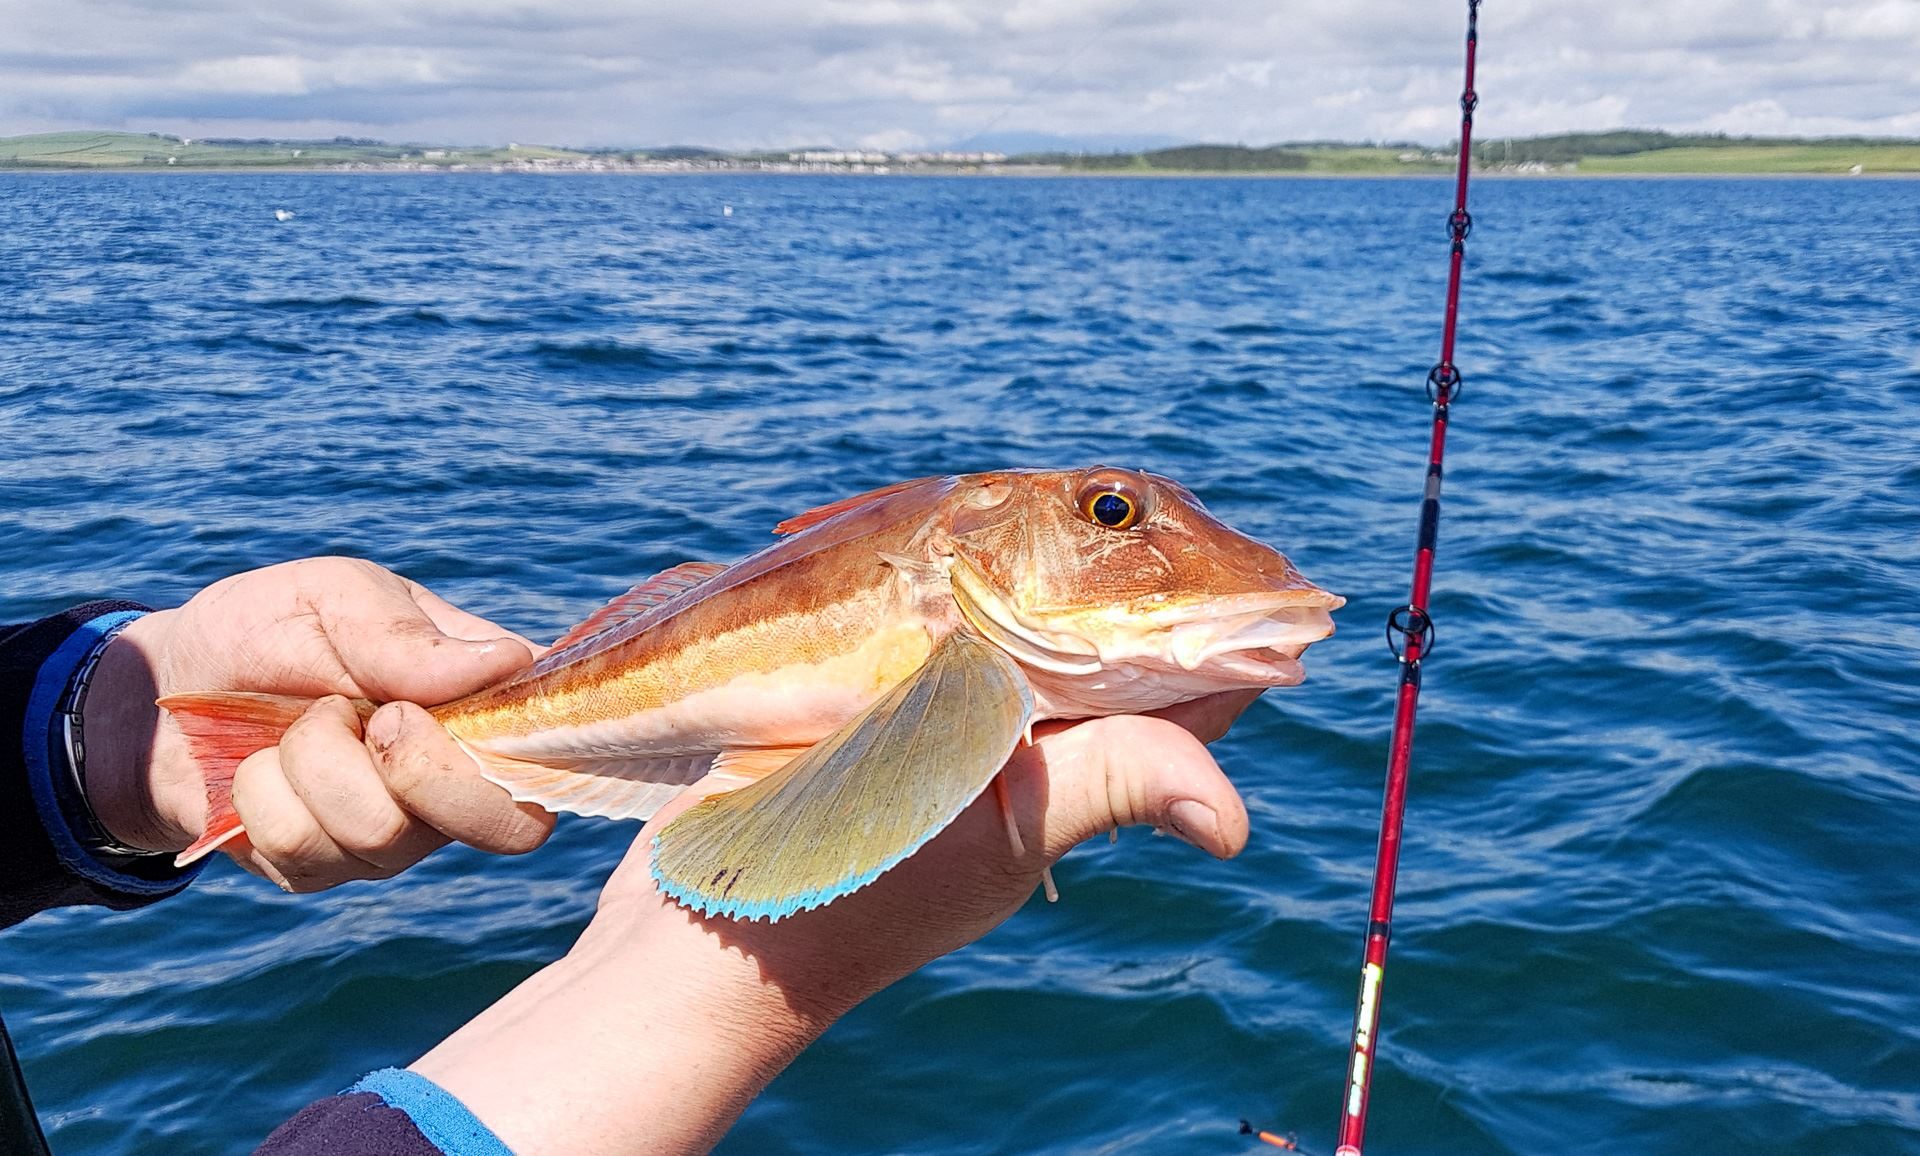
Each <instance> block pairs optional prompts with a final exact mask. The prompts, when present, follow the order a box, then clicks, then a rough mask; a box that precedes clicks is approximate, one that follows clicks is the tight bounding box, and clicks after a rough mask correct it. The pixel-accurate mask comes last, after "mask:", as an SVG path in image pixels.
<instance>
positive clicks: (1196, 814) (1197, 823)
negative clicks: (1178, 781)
mask: <svg viewBox="0 0 1920 1156" xmlns="http://www.w3.org/2000/svg"><path fill="white" fill-rule="evenodd" d="M1167 828H1168V830H1171V831H1172V832H1173V833H1174V834H1175V835H1177V836H1179V838H1180V839H1181V840H1182V841H1184V842H1187V843H1191V844H1192V845H1194V846H1195V847H1198V848H1200V849H1201V850H1202V851H1205V852H1206V853H1207V854H1209V855H1212V854H1214V850H1213V849H1214V848H1215V847H1218V846H1219V845H1220V818H1219V816H1217V815H1215V814H1214V813H1213V809H1212V808H1211V807H1208V806H1206V805H1205V804H1203V803H1197V802H1195V801H1194V800H1192V799H1175V800H1174V801H1173V802H1172V803H1171V804H1169V805H1168V806H1167Z"/></svg>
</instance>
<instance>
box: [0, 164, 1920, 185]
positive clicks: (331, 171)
mask: <svg viewBox="0 0 1920 1156" xmlns="http://www.w3.org/2000/svg"><path fill="white" fill-rule="evenodd" d="M14 175H23V176H26V175H40V176H154V177H161V178H170V177H185V176H226V177H232V176H316V175H318V176H335V177H419V178H422V179H439V178H447V179H461V178H467V177H526V178H541V177H563V178H564V177H662V178H666V179H670V180H677V179H683V178H700V177H751V178H756V179H759V178H765V179H778V178H782V177H790V178H797V179H804V180H815V179H821V178H827V179H842V180H844V179H852V178H862V179H867V180H879V181H889V180H928V179H937V180H1075V181H1081V180H1123V181H1192V180H1207V181H1219V180H1233V181H1448V180H1452V179H1453V176H1452V174H1449V173H1439V172H1412V173H1394V172H1206V171H1200V170H1193V171H1180V170H1171V169H1163V170H1158V171H1153V172H1132V171H1125V170H1121V171H1109V172H1100V171H1088V170H1084V169H1044V168H1041V167H1038V166H1033V167H1026V166H1008V167H1006V168H1001V169H995V170H992V171H984V172H965V171H961V170H956V169H923V170H915V171H911V172H889V173H871V172H867V173H853V172H846V173H837V172H774V171H767V170H761V169H748V168H740V169H722V168H712V169H598V170H587V169H492V168H486V169H480V168H470V169H461V170H448V169H420V168H410V167H399V166H396V167H394V168H379V167H355V168H344V167H340V166H321V165H315V166H311V167H308V166H301V165H232V166H220V165H204V166H202V165H196V166H193V167H187V168H181V167H174V168H166V167H161V166H158V165H8V164H0V177H7V176H14ZM1473 178H1474V179H1475V180H1492V181H1540V182H1548V183H1551V182H1555V181H1701V180H1705V181H1911V180H1920V172H1908V171H1900V172H1861V173H1833V172H1566V173H1537V172H1527V173H1518V172H1506V171H1502V170H1500V169H1480V168H1475V169H1474V170H1473Z"/></svg>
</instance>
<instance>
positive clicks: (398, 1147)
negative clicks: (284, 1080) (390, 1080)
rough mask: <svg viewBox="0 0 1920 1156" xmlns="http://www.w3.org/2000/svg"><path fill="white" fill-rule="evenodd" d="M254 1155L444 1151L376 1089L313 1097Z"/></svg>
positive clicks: (385, 1155)
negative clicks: (381, 1096) (374, 1092)
mask: <svg viewBox="0 0 1920 1156" xmlns="http://www.w3.org/2000/svg"><path fill="white" fill-rule="evenodd" d="M254 1156H446V1154H445V1150H444V1149H442V1148H441V1147H440V1146H439V1145H437V1144H435V1143H433V1141H431V1140H429V1139H427V1138H426V1136H425V1135H424V1134H422V1133H421V1131H420V1129H419V1127H418V1126H417V1125H415V1124H414V1122H413V1117H411V1116H409V1115H407V1114H406V1113H405V1112H403V1111H401V1110H400V1109H398V1108H394V1107H390V1106H389V1105H388V1104H387V1102H386V1101H385V1100H382V1099H381V1098H380V1097H379V1096H376V1095H374V1094H373V1093H372V1092H350V1093H345V1094H342V1095H338V1096H328V1097H327V1098H326V1099H324V1100H315V1101H314V1102H313V1103H311V1104H308V1105H307V1106H306V1107H305V1108H302V1109H301V1110H300V1114H299V1115H297V1116H295V1117H294V1118H293V1119H291V1120H288V1121H287V1122H286V1123H284V1124H282V1125H280V1126H279V1127H278V1128H275V1129H274V1130H273V1135H271V1136H269V1137H267V1141H266V1143H264V1144H262V1145H260V1147H259V1148H257V1149H255V1150H254Z"/></svg>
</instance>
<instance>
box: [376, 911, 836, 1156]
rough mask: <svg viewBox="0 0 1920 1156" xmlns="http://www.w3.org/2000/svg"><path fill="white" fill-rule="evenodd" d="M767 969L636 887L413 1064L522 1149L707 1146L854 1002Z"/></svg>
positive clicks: (528, 1153)
mask: <svg viewBox="0 0 1920 1156" xmlns="http://www.w3.org/2000/svg"><path fill="white" fill-rule="evenodd" d="M762 965H763V960H762V959H761V958H760V957H758V956H756V955H755V954H754V953H753V952H752V951H751V950H745V949H742V948H741V947H740V946H738V945H736V944H731V943H729V942H727V940H726V939H725V937H724V936H723V935H720V934H717V933H716V932H715V931H714V930H712V929H710V928H708V927H707V926H705V925H703V924H701V923H700V922H699V921H697V920H694V919H691V918H689V917H688V915H687V913H686V912H684V911H682V910H680V909H679V908H677V907H674V906H673V905H672V904H670V903H668V902H666V901H665V900H662V899H659V898H658V897H655V896H636V897H635V898H634V899H633V900H631V901H623V902H621V903H618V904H615V905H612V906H610V907H605V908H603V909H602V911H601V913H600V914H599V915H598V916H596V918H595V920H594V922H593V924H592V925H591V926H589V928H588V929H587V931H586V932H585V933H584V934H583V935H582V936H581V938H580V940H579V942H577V943H576V944H575V945H574V947H573V949H572V950H570V951H569V952H568V953H567V954H566V955H565V956H563V957H562V958H561V959H560V960H558V961H557V962H555V963H553V964H551V965H550V966H548V967H546V968H545V969H543V970H542V971H540V972H539V973H537V974H536V975H534V976H533V977H532V978H530V979H528V980H527V981H526V982H525V983H523V984H521V985H520V986H519V987H518V988H516V989H514V990H513V991H512V992H510V993H509V994H508V995H507V996H506V997H504V998H503V999H501V1000H500V1001H499V1002H498V1003H496V1004H494V1005H493V1006H492V1007H490V1008H488V1009H487V1010H486V1011H485V1012H483V1013H481V1014H480V1015H479V1016H477V1017H475V1018H474V1019H473V1020H472V1021H470V1022H469V1023H468V1024H466V1025H465V1026H464V1027H462V1028H461V1029H460V1030H459V1031H457V1032H455V1033H454V1034H453V1035H452V1036H450V1037H449V1038H448V1039H447V1040H446V1041H444V1042H443V1043H441V1044H440V1045H439V1046H438V1047H436V1048H434V1049H433V1050H432V1051H431V1052H429V1053H428V1054H427V1055H425V1056H423V1057H421V1059H420V1060H419V1061H417V1062H416V1063H414V1064H413V1065H412V1067H413V1070H414V1071H415V1072H417V1073H419V1074H420V1075H423V1076H426V1077H427V1078H428V1079H431V1080H433V1081H434V1082H435V1083H437V1084H439V1085H440V1086H441V1087H443V1088H445V1089H446V1090H447V1091H449V1092H450V1093H452V1094H453V1095H454V1096H456V1097H458V1098H459V1099H460V1100H461V1102H462V1103H463V1104H465V1105H466V1107H467V1108H468V1110H469V1111H471V1112H472V1113H473V1114H474V1115H475V1116H476V1117H478V1118H479V1119H480V1120H481V1121H482V1122H483V1123H485V1124H486V1125H487V1126H488V1127H489V1128H490V1129H492V1130H493V1131H494V1132H495V1134H497V1135H498V1136H499V1137H500V1138H501V1139H502V1140H503V1141H504V1142H506V1143H507V1144H508V1146H509V1147H511V1148H512V1149H513V1150H514V1151H515V1152H519V1153H522V1156H541V1154H544V1153H570V1152H579V1151H595V1152H607V1153H619V1152H633V1153H641V1152H645V1153H660V1154H678V1153H697V1152H705V1151H707V1150H708V1149H709V1148H711V1147H712V1146H713V1144H714V1143H716V1142H717V1141H718V1140H719V1138H720V1137H721V1136H722V1135H723V1134H724V1133H725V1132H726V1130H727V1128H728V1127H730V1126H731V1125H732V1123H733V1121H734V1120H735V1119H736V1118H737V1117H738V1116H739V1114H740V1112H741V1111H742V1110H744V1109H745V1107H746V1106H747V1104H748V1103H749V1102H750V1101H751V1100H752V1099H753V1097H754V1096H755V1095H756V1094H758V1092H759V1091H760V1090H761V1089H762V1088H763V1087H765V1086H766V1084H767V1082H768V1081H769V1080H771V1079H772V1078H773V1077H774V1075H776V1074H777V1073H778V1072H779V1071H780V1070H781V1069H782V1068H784V1067H786V1066H787V1064H789V1063H791V1062H792V1061H793V1059H794V1057H795V1056H797V1055H799V1053H800V1052H801V1050H802V1049H804V1048H805V1047H806V1046H807V1045H808V1044H810V1043H812V1042H813V1041H814V1040H815V1039H816V1038H818V1037H819V1035H820V1033H821V1032H823V1031H825V1030H826V1028H827V1026H828V1025H829V1024H830V1023H831V1022H832V1021H833V1019H834V1018H836V1016H837V1015H838V1014H839V1011H843V1010H845V1009H844V1008H838V1004H837V1003H822V1002H819V1001H798V1002H796V1001H794V1000H791V999H789V998H788V993H787V992H786V991H785V990H784V989H783V988H782V987H781V985H780V984H779V983H778V982H775V981H773V980H771V979H770V978H768V977H767V976H766V975H764V974H763V970H764V969H763V966H762ZM846 1006H851V1005H850V1004H848V1005H846ZM835 1008H838V1010H834V1009H835Z"/></svg>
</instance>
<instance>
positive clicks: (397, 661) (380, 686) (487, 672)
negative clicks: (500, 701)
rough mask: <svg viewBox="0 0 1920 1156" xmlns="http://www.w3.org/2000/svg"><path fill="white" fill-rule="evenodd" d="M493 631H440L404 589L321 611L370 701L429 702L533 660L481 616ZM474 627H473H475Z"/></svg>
mask: <svg viewBox="0 0 1920 1156" xmlns="http://www.w3.org/2000/svg"><path fill="white" fill-rule="evenodd" d="M474 622H475V623H480V624H482V625H485V626H489V627H492V628H493V629H494V630H496V631H498V633H499V637H497V638H485V639H479V640H474V639H471V638H458V637H455V636H454V635H451V634H447V633H446V632H444V631H442V630H441V629H440V627H439V626H437V625H435V624H434V621H433V620H432V619H431V618H429V617H428V616H427V613H426V611H425V610H423V609H422V608H421V607H420V606H419V605H418V604H417V603H416V602H414V600H413V599H412V598H411V597H409V596H408V594H407V591H406V590H405V589H404V588H402V587H396V588H393V589H383V590H380V591H378V592H377V593H370V595H369V596H366V597H363V598H361V599H359V600H356V601H354V602H352V603H351V604H343V603H335V604H334V605H333V606H331V607H326V608H323V609H322V611H321V625H322V627H323V628H324V629H325V630H326V632H327V639H328V641H330V642H331V643H333V648H334V651H335V653H337V654H338V655H339V656H340V663H341V665H342V666H344V667H345V668H346V671H347V674H348V675H349V676H350V677H351V678H352V679H353V681H354V684H355V685H356V686H358V687H359V689H360V693H361V694H363V695H365V696H366V697H367V698H370V699H373V700H374V701H376V702H396V701H398V702H413V703H420V704H422V705H424V706H434V705H437V704H439V703H443V702H450V701H452V700H453V699H456V698H459V697H460V696H462V695H466V694H472V693H473V692H474V691H476V690H479V689H480V688H481V687H484V686H488V685H490V684H492V683H495V682H499V681H500V680H501V679H504V678H506V677H507V676H508V675H510V674H512V673H513V672H514V671H516V670H519V669H520V668H521V667H523V666H525V665H527V663H529V662H531V661H533V651H532V649H531V648H530V647H529V646H528V644H527V643H526V641H525V640H523V639H520V638H516V637H514V636H513V635H512V634H511V633H510V632H509V631H507V630H506V629H504V628H502V627H497V626H493V624H492V623H488V622H485V620H483V619H474ZM473 632H474V633H478V631H473Z"/></svg>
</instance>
